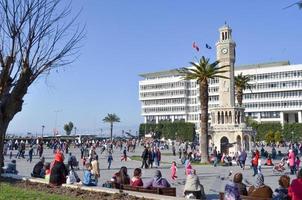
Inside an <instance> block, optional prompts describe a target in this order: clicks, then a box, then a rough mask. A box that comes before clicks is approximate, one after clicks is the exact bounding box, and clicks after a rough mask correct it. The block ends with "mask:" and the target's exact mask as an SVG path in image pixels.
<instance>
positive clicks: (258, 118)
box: [257, 112, 261, 123]
mask: <svg viewBox="0 0 302 200" xmlns="http://www.w3.org/2000/svg"><path fill="white" fill-rule="evenodd" d="M257 121H258V123H261V113H260V112H259V113H258V116H257Z"/></svg>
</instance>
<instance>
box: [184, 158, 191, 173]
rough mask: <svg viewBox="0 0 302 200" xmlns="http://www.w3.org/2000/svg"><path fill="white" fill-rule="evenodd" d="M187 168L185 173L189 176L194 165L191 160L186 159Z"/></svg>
mask: <svg viewBox="0 0 302 200" xmlns="http://www.w3.org/2000/svg"><path fill="white" fill-rule="evenodd" d="M185 168H186V171H185V174H186V175H187V176H188V175H189V174H190V173H191V170H192V165H191V162H190V161H189V160H186V163H185Z"/></svg>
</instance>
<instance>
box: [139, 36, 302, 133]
mask: <svg viewBox="0 0 302 200" xmlns="http://www.w3.org/2000/svg"><path fill="white" fill-rule="evenodd" d="M220 37H222V36H220ZM229 48H232V47H229ZM224 49H225V47H224V48H220V47H219V46H217V56H218V54H219V55H220V56H221V55H223V54H224V53H225V54H228V52H226V50H224ZM230 56H231V57H233V59H236V55H235V52H234V55H230ZM220 59H223V58H220ZM239 73H242V74H243V75H249V76H250V79H251V81H250V85H251V87H252V88H251V90H245V91H244V96H243V107H244V108H245V110H244V115H245V116H249V117H252V118H253V119H254V120H256V121H258V122H279V123H281V124H284V123H294V122H299V123H302V64H298V65H291V64H290V63H289V61H280V62H271V63H262V64H252V65H244V66H235V67H234V74H235V75H237V74H239ZM140 76H141V77H142V80H140V81H139V100H140V101H141V106H142V110H141V114H142V116H143V117H144V122H145V123H158V122H160V121H162V120H165V121H172V122H173V121H178V120H182V121H187V122H192V123H195V124H196V127H197V128H199V123H198V122H199V117H200V102H199V98H198V96H199V88H198V84H197V83H196V81H192V80H190V81H187V80H183V77H182V75H181V74H180V73H179V72H178V69H172V70H168V71H159V72H153V73H144V74H141V75H140ZM225 84H226V83H223V82H222V81H219V80H218V79H212V80H210V82H209V109H213V108H217V107H218V106H219V104H221V103H224V102H226V101H225V99H226V98H229V97H228V96H225V95H227V93H226V94H225V95H224V96H223V95H222V96H221V95H219V92H221V91H219V88H221V89H222V88H223V85H225ZM228 84H231V85H232V86H231V88H230V90H234V86H233V85H234V83H228ZM231 101H233V100H232V99H230V100H228V101H227V102H231ZM234 101H235V102H234V104H235V105H237V102H236V100H234ZM231 103H232V102H231ZM210 119H211V115H210Z"/></svg>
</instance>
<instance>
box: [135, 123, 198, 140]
mask: <svg viewBox="0 0 302 200" xmlns="http://www.w3.org/2000/svg"><path fill="white" fill-rule="evenodd" d="M150 132H153V133H155V137H156V138H163V137H164V138H166V139H172V140H175V139H179V140H183V141H193V139H194V136H195V125H194V124H193V123H189V122H161V123H159V124H148V123H147V124H144V123H142V124H140V126H139V136H140V137H144V135H145V133H147V134H148V133H150Z"/></svg>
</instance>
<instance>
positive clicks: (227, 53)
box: [216, 24, 236, 107]
mask: <svg viewBox="0 0 302 200" xmlns="http://www.w3.org/2000/svg"><path fill="white" fill-rule="evenodd" d="M219 35H220V37H219V41H218V42H217V43H216V49H217V60H219V61H220V63H219V66H220V67H222V66H225V68H223V69H222V70H226V71H227V72H225V73H223V74H222V75H223V76H225V77H228V78H229V79H222V78H220V79H219V105H220V106H221V107H234V106H235V97H234V94H235V92H234V63H235V57H236V55H235V47H236V43H235V42H234V41H233V40H232V29H231V28H230V27H229V26H228V25H226V24H225V25H224V26H223V27H221V28H220V29H219Z"/></svg>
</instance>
